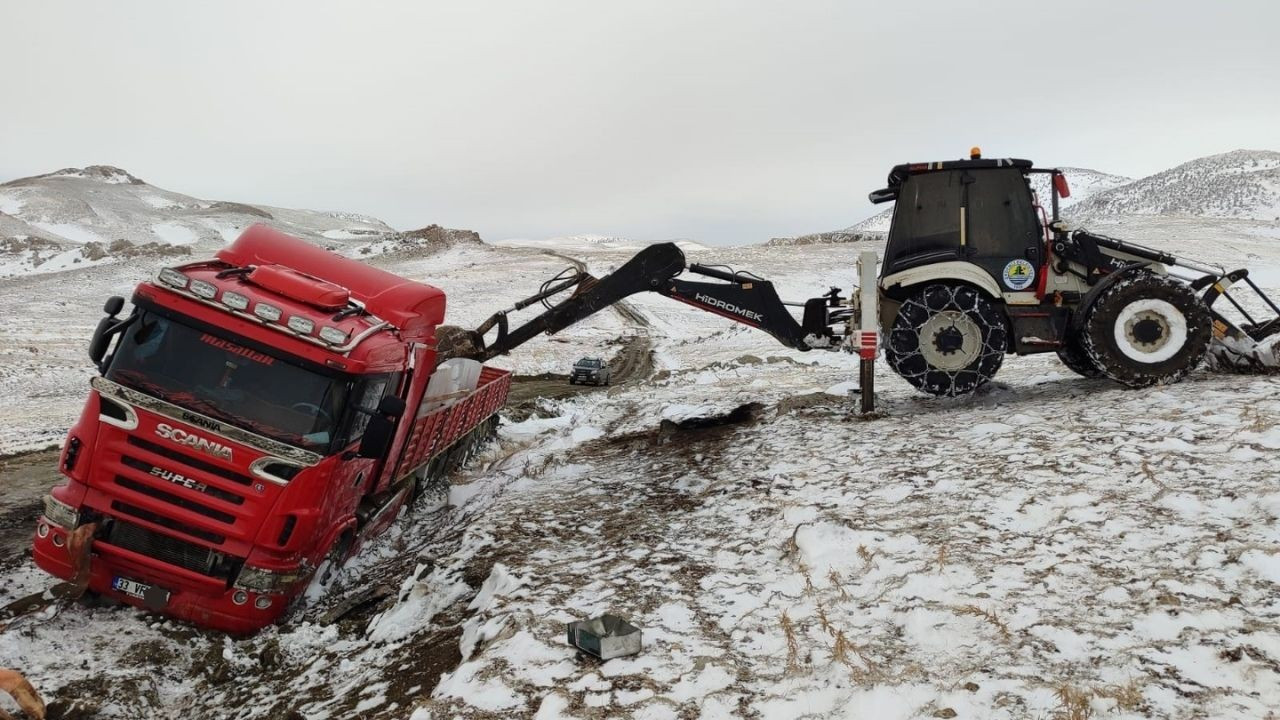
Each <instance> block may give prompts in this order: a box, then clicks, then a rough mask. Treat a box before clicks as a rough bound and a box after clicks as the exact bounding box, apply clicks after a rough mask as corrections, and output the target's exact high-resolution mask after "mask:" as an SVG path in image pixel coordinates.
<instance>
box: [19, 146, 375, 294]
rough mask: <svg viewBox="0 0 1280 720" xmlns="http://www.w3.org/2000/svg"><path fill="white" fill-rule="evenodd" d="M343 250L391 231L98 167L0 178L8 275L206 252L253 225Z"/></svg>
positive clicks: (360, 220)
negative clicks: (216, 197)
mask: <svg viewBox="0 0 1280 720" xmlns="http://www.w3.org/2000/svg"><path fill="white" fill-rule="evenodd" d="M259 222H261V223H267V224H268V225H272V226H274V227H277V228H279V229H281V230H284V231H285V232H288V233H291V234H293V235H297V236H299V237H302V238H304V239H307V240H310V241H312V242H315V243H317V244H320V245H324V246H327V247H331V248H334V249H339V250H354V249H355V248H357V247H358V246H360V245H362V244H367V243H369V242H371V241H373V240H378V239H383V238H385V237H387V236H392V235H394V234H395V233H396V231H395V230H394V229H393V228H391V227H390V226H388V225H387V224H386V223H384V222H382V221H381V220H378V219H376V218H371V217H367V216H364V215H357V214H354V213H341V212H319V211H313V210H292V209H287V208H276V207H269V206H265V205H247V204H242V203H234V202H222V201H212V200H201V199H199V198H195V197H191V196H190V195H183V194H181V193H176V192H171V191H169V190H165V189H163V188H159V187H156V186H154V185H151V184H149V183H147V182H145V181H143V180H141V179H139V178H137V177H135V176H134V175H131V174H130V173H128V172H126V171H124V170H121V169H120V168H115V167H109V166H105V165H94V166H90V167H86V168H67V169H64V170H59V171H57V172H53V173H49V174H47V175H38V176H35V177H29V178H22V179H19V180H13V181H10V182H6V183H4V184H0V277H9V276H14V275H25V274H28V273H32V272H36V273H48V272H57V271H60V270H66V269H68V268H73V267H85V266H89V265H95V264H103V263H110V262H116V261H120V260H135V259H137V258H139V257H166V256H175V255H176V256H181V255H190V254H192V253H195V254H208V253H211V252H212V251H213V250H214V249H216V248H218V247H221V246H222V245H224V244H226V243H227V242H229V241H231V240H233V239H234V238H235V237H236V236H237V235H239V233H240V231H241V230H243V229H244V228H246V227H248V226H249V225H251V224H253V223H259Z"/></svg>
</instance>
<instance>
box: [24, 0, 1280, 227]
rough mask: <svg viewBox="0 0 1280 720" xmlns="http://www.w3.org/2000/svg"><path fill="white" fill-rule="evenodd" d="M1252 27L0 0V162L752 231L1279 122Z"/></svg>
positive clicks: (1166, 21) (1234, 139)
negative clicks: (1015, 168) (943, 183)
mask: <svg viewBox="0 0 1280 720" xmlns="http://www.w3.org/2000/svg"><path fill="white" fill-rule="evenodd" d="M1277 27H1280V3H1276V2H1274V1H1273V0H1269V1H1258V2H1228V1H1224V2H1215V3H1201V2H1141V1H1137V0H1134V1H1122V0H1108V1H1107V2H1092V1H1085V0H1061V1H1060V2H1054V3H1037V2H1026V0H1022V1H1021V2H985V1H984V2H981V3H961V2H954V0H953V1H951V2H894V1H893V0H881V1H879V2H875V3H857V2H745V1H737V2H691V1H688V0H683V1H680V2H660V1H656V0H643V1H642V2H640V1H637V2H629V3H622V2H598V1H597V2H455V3H449V4H444V3H430V2H360V3H356V2H351V3H323V2H314V1H312V2H275V1H272V2H266V1H261V2H245V3H234V2H208V3H185V2H167V1H166V2H101V3H99V2H94V3H89V2H55V1H52V0H40V1H39V2H32V1H30V0H0V178H2V179H11V178H15V177H20V176H25V175H33V174H39V173H44V172H49V171H51V170H55V169H58V168H61V167H68V166H77V167H79V166H84V165H91V164H108V165H117V166H120V167H123V168H125V169H126V170H129V171H130V172H132V173H134V174H135V175H138V176H140V177H142V178H143V179H145V180H147V181H149V182H151V183H153V184H155V185H158V186H160V187H164V188H166V189H169V190H174V191H177V192H183V193H187V194H191V195H195V196H198V197H202V198H208V199H225V200H238V201H243V202H252V203H260V204H270V205H279V206H288V207H306V208H315V209H326V210H328V209H332V210H348V211H355V212H363V213H368V214H371V215H375V216H377V217H379V218H382V219H383V220H385V221H387V222H388V223H390V224H392V225H393V226H396V227H398V228H401V229H408V228H413V227H419V226H422V225H426V224H429V223H433V222H435V223H440V224H443V225H446V226H449V227H461V228H470V229H474V230H477V231H479V232H480V233H481V234H482V235H483V236H485V237H486V238H490V239H500V238H511V237H535V238H536V237H549V236H554V235H564V234H574V233H600V234H608V235H620V236H625V237H630V238H636V239H643V240H662V239H668V238H677V237H682V238H693V239H697V240H701V241H704V242H710V243H727V244H737V243H745V242H759V241H761V240H766V239H768V238H769V237H772V236H778V235H790V234H797V233H803V232H809V231H817V230H828V229H835V228H840V227H845V226H847V225H849V224H851V223H853V222H855V221H857V220H860V219H862V218H863V217H865V216H867V215H869V214H870V213H871V212H872V207H871V206H870V205H869V204H868V203H867V200H866V194H867V192H868V191H870V190H872V189H874V188H876V187H879V186H880V185H881V184H882V183H883V182H884V178H885V175H886V174H887V172H888V170H889V167H890V166H891V165H893V164H895V163H899V162H905V161H909V160H940V159H949V158H958V157H961V156H962V155H964V154H965V153H966V152H967V150H968V148H969V146H970V145H973V144H978V145H981V146H982V147H983V148H984V150H985V151H986V154H987V155H988V156H1016V157H1027V158H1031V159H1033V160H1035V161H1036V162H1037V163H1040V164H1055V165H1075V166H1082V167H1091V168H1096V169H1099V170H1104V171H1109V172H1115V173H1120V174H1127V175H1134V176H1139V175H1144V174H1149V173H1152V172H1156V171H1159V170H1162V169H1165V168H1167V167H1170V166H1172V165H1175V164H1178V163H1180V162H1183V161H1185V160H1188V159H1191V158H1194V157H1198V156H1201V155H1206V154H1211V153H1215V152H1223V151H1227V150H1231V149H1235V148H1239V147H1246V148H1264V149H1277V150H1280V41H1277V39H1276V29H1277Z"/></svg>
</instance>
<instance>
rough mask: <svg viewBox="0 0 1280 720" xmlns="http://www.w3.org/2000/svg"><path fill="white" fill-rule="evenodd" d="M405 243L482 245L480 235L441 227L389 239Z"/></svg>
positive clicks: (413, 231)
mask: <svg viewBox="0 0 1280 720" xmlns="http://www.w3.org/2000/svg"><path fill="white" fill-rule="evenodd" d="M388 239H389V240H397V241H399V242H403V243H417V244H429V245H459V244H472V245H479V244H481V240H480V234H479V233H477V232H474V231H472V230H452V229H450V228H445V227H440V226H439V225H434V224H432V225H428V226H426V227H424V228H418V229H417V230H407V231H405V232H402V233H396V234H395V235H392V236H390V237H389V238H388Z"/></svg>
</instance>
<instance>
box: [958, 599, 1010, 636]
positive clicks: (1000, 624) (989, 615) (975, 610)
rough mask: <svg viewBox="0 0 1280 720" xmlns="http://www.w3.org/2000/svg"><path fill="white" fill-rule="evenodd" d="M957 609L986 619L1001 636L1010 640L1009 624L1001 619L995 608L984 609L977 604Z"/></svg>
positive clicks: (964, 613)
mask: <svg viewBox="0 0 1280 720" xmlns="http://www.w3.org/2000/svg"><path fill="white" fill-rule="evenodd" d="M955 611H956V613H957V614H960V615H970V616H973V617H978V618H982V619H983V620H986V621H987V623H988V624H990V625H991V627H994V628H995V629H996V631H997V632H999V633H1000V637H1002V638H1004V639H1005V640H1008V639H1009V638H1010V637H1011V635H1010V633H1009V626H1008V625H1006V624H1005V622H1004V621H1003V620H1001V619H1000V616H999V615H997V614H996V611H995V610H984V609H982V608H980V607H978V606H977V605H965V606H963V607H959V608H956V609H955Z"/></svg>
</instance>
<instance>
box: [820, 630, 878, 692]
mask: <svg viewBox="0 0 1280 720" xmlns="http://www.w3.org/2000/svg"><path fill="white" fill-rule="evenodd" d="M854 658H857V659H858V662H854ZM831 659H832V660H834V661H836V662H838V663H840V664H841V665H844V666H845V667H847V668H849V672H850V674H851V676H852V677H853V680H854V682H864V681H874V680H876V678H877V677H879V670H878V669H877V668H876V665H875V663H873V662H871V660H869V659H868V658H867V656H866V654H864V653H863V652H862V649H861V648H859V647H858V646H857V645H854V644H853V643H851V642H849V639H848V638H846V637H845V636H844V631H843V630H837V631H836V642H835V645H834V646H833V647H832V648H831ZM859 663H861V664H859Z"/></svg>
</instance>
